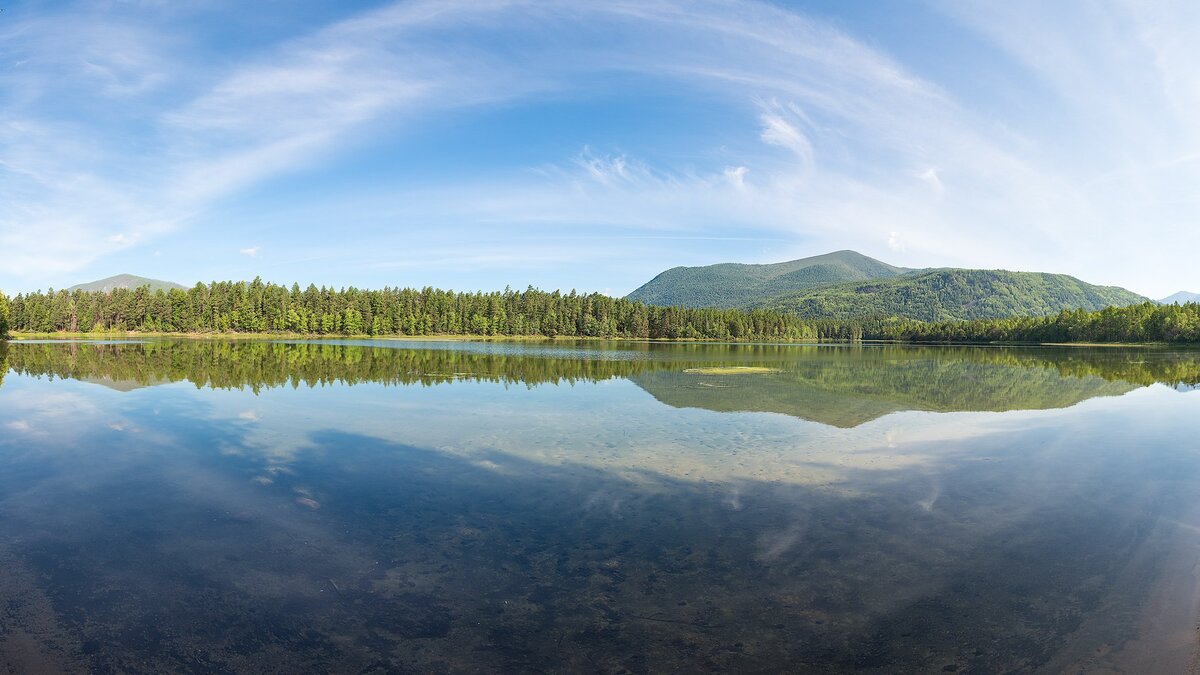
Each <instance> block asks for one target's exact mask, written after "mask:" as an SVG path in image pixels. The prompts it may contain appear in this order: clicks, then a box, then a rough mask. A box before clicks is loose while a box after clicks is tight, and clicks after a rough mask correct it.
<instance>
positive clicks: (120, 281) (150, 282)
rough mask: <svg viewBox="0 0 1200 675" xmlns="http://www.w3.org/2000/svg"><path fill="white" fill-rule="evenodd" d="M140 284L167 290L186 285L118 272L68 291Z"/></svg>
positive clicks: (183, 287)
mask: <svg viewBox="0 0 1200 675" xmlns="http://www.w3.org/2000/svg"><path fill="white" fill-rule="evenodd" d="M140 286H149V287H150V290H151V291H158V290H163V291H169V290H171V289H172V288H179V289H183V290H187V287H186V286H181V285H179V284H177V283H174V282H172V281H160V280H158V279H147V278H146V277H138V276H134V275H132V274H118V275H117V276H115V277H108V278H107V279H100V280H99V281H92V282H89V283H86V284H76V285H74V286H72V287H70V288H68V289H67V290H68V291H103V292H105V293H108V292H109V291H112V290H114V289H117V288H130V289H133V288H138V287H140Z"/></svg>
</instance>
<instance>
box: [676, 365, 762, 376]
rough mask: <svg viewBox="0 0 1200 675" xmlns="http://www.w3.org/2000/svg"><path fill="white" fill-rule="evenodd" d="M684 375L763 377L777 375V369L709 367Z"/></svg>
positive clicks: (693, 370)
mask: <svg viewBox="0 0 1200 675" xmlns="http://www.w3.org/2000/svg"><path fill="white" fill-rule="evenodd" d="M683 372H685V373H692V374H693V375H765V374H767V373H778V372H779V369H778V368H765V367H762V366H711V367H708V368H688V369H686V370H684V371H683Z"/></svg>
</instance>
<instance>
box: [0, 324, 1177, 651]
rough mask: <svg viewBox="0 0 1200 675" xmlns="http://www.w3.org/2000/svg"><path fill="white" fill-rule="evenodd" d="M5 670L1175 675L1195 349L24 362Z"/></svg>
mask: <svg viewBox="0 0 1200 675" xmlns="http://www.w3.org/2000/svg"><path fill="white" fill-rule="evenodd" d="M0 373H5V374H4V375H3V379H2V380H0V567H2V569H3V571H4V574H3V575H2V576H0V602H2V605H0V606H3V607H4V608H5V609H4V611H3V612H0V670H9V671H17V672H32V671H43V672H46V671H62V672H100V673H108V672H122V673H160V672H289V673H299V672H348V673H385V672H502V671H504V672H611V673H643V672H645V673H655V672H666V671H680V672H697V671H732V672H774V671H788V672H845V671H861V672H879V673H898V672H950V673H994V672H1014V671H1015V672H1025V671H1043V672H1081V671H1086V672H1138V673H1152V672H1186V670H1187V669H1188V668H1189V666H1190V661H1191V659H1192V658H1193V653H1194V651H1195V645H1196V637H1197V625H1198V624H1197V623H1196V621H1197V618H1196V617H1197V599H1198V598H1200V573H1198V572H1197V561H1198V559H1200V393H1198V392H1197V391H1196V389H1197V385H1198V383H1200V352H1196V351H1186V350H1179V349H1167V348H1161V349H1159V348H1105V349H1084V348H961V347H944V348H943V347H926V348H913V347H900V346H889V345H865V346H858V345H829V346H816V345H804V346H797V345H714V344H648V343H637V342H566V341H556V342H547V343H536V342H532V343H531V342H455V341H443V342H432V341H431V342H418V341H320V342H315V341H313V342H305V341H292V342H283V341H281V342H268V341H220V340H194V341H182V340H180V341H171V340H146V341H141V342H137V341H129V342H123V341H113V342H37V341H16V342H11V343H9V344H8V345H7V347H2V346H0Z"/></svg>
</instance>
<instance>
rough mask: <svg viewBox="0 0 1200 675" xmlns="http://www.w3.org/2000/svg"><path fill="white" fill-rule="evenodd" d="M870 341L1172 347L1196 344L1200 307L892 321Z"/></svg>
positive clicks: (1149, 304) (1153, 306) (1150, 304)
mask: <svg viewBox="0 0 1200 675" xmlns="http://www.w3.org/2000/svg"><path fill="white" fill-rule="evenodd" d="M873 337H879V338H884V339H892V340H903V341H909V342H1172V343H1200V304H1196V303H1190V304H1186V305H1159V304H1156V303H1153V302H1145V303H1142V304H1139V305H1132V306H1129V307H1107V308H1105V309H1102V310H1100V311H1097V312H1086V311H1083V310H1081V309H1077V310H1070V311H1068V310H1063V311H1061V312H1059V313H1058V314H1057V315H1055V316H1049V317H1023V318H1010V319H997V320H990V321H953V322H941V323H919V322H896V323H893V324H890V325H887V326H881V327H880V329H879V331H878V333H877V334H875V335H873Z"/></svg>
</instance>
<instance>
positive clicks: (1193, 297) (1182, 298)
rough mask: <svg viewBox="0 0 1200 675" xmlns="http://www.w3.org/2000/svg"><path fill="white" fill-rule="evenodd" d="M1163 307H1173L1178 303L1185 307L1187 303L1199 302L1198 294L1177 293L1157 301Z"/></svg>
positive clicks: (1199, 294) (1199, 296) (1199, 295)
mask: <svg viewBox="0 0 1200 675" xmlns="http://www.w3.org/2000/svg"><path fill="white" fill-rule="evenodd" d="M1158 302H1159V303H1161V304H1163V305H1173V304H1175V303H1179V304H1181V305H1186V304H1187V303H1189V302H1200V293H1188V292H1187V291H1179V292H1178V293H1176V294H1174V295H1171V296H1168V297H1165V298H1163V299H1162V300H1159V301H1158Z"/></svg>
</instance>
